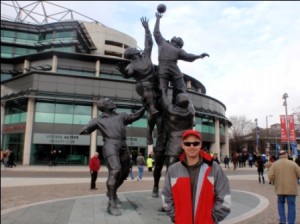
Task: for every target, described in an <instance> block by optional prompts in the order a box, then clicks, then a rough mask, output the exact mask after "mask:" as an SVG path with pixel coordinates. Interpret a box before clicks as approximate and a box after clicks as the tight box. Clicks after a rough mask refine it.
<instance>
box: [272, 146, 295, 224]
mask: <svg viewBox="0 0 300 224" xmlns="http://www.w3.org/2000/svg"><path fill="white" fill-rule="evenodd" d="M268 177H269V179H270V180H272V181H274V185H275V192H276V194H277V207H278V214H279V219H280V223H286V221H288V223H289V224H295V221H296V220H295V219H296V211H297V209H296V196H297V195H298V192H297V191H298V189H297V181H298V179H300V167H299V166H297V164H296V163H295V162H293V161H290V160H288V155H287V152H286V151H284V150H281V151H280V152H279V159H278V160H277V161H276V162H274V163H273V165H272V166H271V168H270V172H269V173H268ZM286 202H287V208H288V212H287V218H286V214H285V203H286ZM298 221H299V220H298Z"/></svg>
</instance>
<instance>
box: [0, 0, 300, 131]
mask: <svg viewBox="0 0 300 224" xmlns="http://www.w3.org/2000/svg"><path fill="white" fill-rule="evenodd" d="M50 2H53V3H55V4H58V5H61V6H64V7H67V8H70V9H72V10H74V11H76V12H79V13H81V14H84V15H86V16H88V17H90V18H93V19H95V20H97V21H99V22H101V23H102V24H104V25H105V26H108V27H110V28H114V29H116V30H119V31H121V32H124V33H126V34H128V35H130V36H132V37H133V38H135V39H136V40H137V43H138V46H139V47H141V48H142V49H143V48H144V29H143V27H142V25H141V23H140V18H141V17H147V18H148V19H149V26H150V29H151V31H153V28H154V23H155V20H156V17H155V12H156V7H157V5H158V4H159V3H164V4H165V5H166V6H167V11H166V12H165V13H164V15H163V18H162V19H161V26H160V27H161V33H162V35H163V36H164V37H165V39H171V38H172V37H173V36H180V37H181V38H182V39H183V40H184V46H183V49H184V50H185V51H187V52H189V53H194V54H201V53H203V52H207V53H208V54H209V55H210V57H209V58H205V59H203V60H196V61H194V62H183V61H180V62H179V67H180V69H181V71H182V72H184V73H186V74H188V75H190V76H192V77H194V78H196V79H198V80H199V81H200V82H201V83H202V84H203V85H204V86H205V87H206V90H207V92H206V94H207V95H209V96H211V97H213V98H215V99H217V100H219V101H221V102H222V103H224V104H225V105H226V108H227V109H226V116H227V117H230V116H232V115H235V116H240V115H245V116H246V117H247V118H248V119H250V120H252V121H254V119H255V118H257V119H258V124H259V126H260V127H263V128H265V127H266V116H267V115H273V116H272V117H269V118H268V121H269V122H268V123H269V125H271V124H274V123H279V122H280V120H279V115H280V114H285V108H284V106H283V100H282V95H283V94H284V93H285V92H286V93H288V96H289V97H288V98H287V104H288V112H289V114H291V113H292V112H293V110H295V109H296V108H297V107H300V14H299V12H300V2H297V1H295V2H287V1H274V2H271V1H270V2H261V1H258V2H255V1H251V2H245V1H243V2H240V1H234V2H233V1H232V2H230V1H220V2H217V1H212V2H205V1H203V2H202V1H199V2H194V1H174V2H172V1H165V2H164V1H159V2H154V1H151V2H147V1H127V2H126V1H119V2H118V1H109V2H105V1H50ZM1 11H2V9H1ZM1 13H2V12H1ZM152 61H153V63H154V64H157V47H156V44H154V48H153V54H152ZM298 110H299V109H298Z"/></svg>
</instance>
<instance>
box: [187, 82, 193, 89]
mask: <svg viewBox="0 0 300 224" xmlns="http://www.w3.org/2000/svg"><path fill="white" fill-rule="evenodd" d="M186 88H187V89H192V82H191V81H187V82H186Z"/></svg>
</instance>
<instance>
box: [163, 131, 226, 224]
mask: <svg viewBox="0 0 300 224" xmlns="http://www.w3.org/2000/svg"><path fill="white" fill-rule="evenodd" d="M201 146H202V141H201V134H200V133H199V132H198V131H196V130H186V131H185V132H183V134H182V142H181V147H182V149H183V150H184V156H183V157H182V161H179V162H177V163H174V164H173V165H172V166H170V167H169V169H168V172H167V174H166V178H165V185H164V187H163V190H162V200H163V208H164V209H165V210H166V212H167V215H168V216H170V218H171V220H172V222H174V223H187V224H192V223H193V224H200V223H205V224H213V223H219V222H220V221H222V220H224V219H225V218H226V216H227V215H228V214H229V213H230V206H231V195H230V188H229V182H228V179H227V177H226V175H225V174H224V172H223V170H222V168H221V167H220V166H219V165H218V164H217V163H216V162H214V161H213V158H212V157H211V156H210V155H209V154H207V153H205V152H204V151H203V150H201Z"/></svg>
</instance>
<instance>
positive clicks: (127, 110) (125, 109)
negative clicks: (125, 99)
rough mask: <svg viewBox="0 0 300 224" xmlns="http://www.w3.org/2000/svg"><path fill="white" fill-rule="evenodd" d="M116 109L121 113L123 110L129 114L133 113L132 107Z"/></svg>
mask: <svg viewBox="0 0 300 224" xmlns="http://www.w3.org/2000/svg"><path fill="white" fill-rule="evenodd" d="M116 111H117V112H118V113H121V112H125V113H128V114H131V113H132V111H131V109H128V108H117V109H116Z"/></svg>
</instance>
